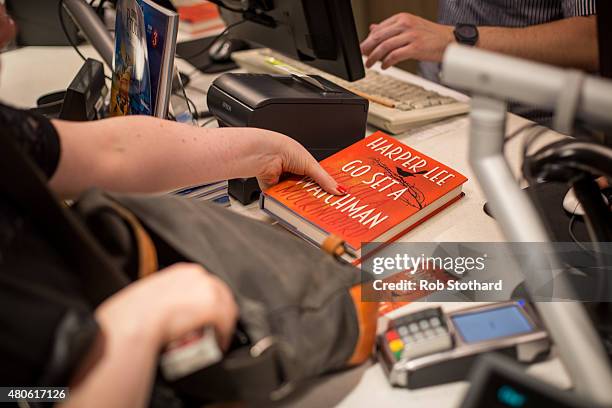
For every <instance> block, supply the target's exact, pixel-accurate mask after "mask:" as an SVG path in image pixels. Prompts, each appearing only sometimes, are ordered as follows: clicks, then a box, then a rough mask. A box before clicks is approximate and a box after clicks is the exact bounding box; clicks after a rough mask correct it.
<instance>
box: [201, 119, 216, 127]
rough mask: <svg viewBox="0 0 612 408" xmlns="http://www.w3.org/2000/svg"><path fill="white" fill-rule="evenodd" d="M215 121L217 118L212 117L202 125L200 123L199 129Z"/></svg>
mask: <svg viewBox="0 0 612 408" xmlns="http://www.w3.org/2000/svg"><path fill="white" fill-rule="evenodd" d="M215 120H217V118H215V117H212V118H210V119H208V120H207V121H205V122H204V123H202V124H201V125H200V127H206V125H208V124H209V123H211V122H213V121H215Z"/></svg>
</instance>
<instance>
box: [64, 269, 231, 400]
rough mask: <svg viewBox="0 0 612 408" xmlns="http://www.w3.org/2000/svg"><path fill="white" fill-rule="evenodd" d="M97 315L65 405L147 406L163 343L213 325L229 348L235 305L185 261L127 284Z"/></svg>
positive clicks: (223, 287)
mask: <svg viewBox="0 0 612 408" xmlns="http://www.w3.org/2000/svg"><path fill="white" fill-rule="evenodd" d="M95 314H96V320H97V321H98V324H99V325H100V327H101V333H100V336H99V337H98V339H97V341H96V342H95V344H94V346H93V347H92V349H91V350H90V351H89V354H88V355H87V357H86V358H85V359H84V360H83V361H82V362H81V365H80V367H79V369H78V370H77V372H76V374H75V375H74V376H73V378H72V382H71V390H70V399H69V400H68V402H67V403H66V404H64V405H62V407H64V408H72V407H85V406H86V407H92V408H98V407H100V408H102V407H114V408H132V407H145V406H147V401H148V400H149V397H150V393H151V391H150V390H151V384H152V383H153V378H154V376H155V372H156V366H157V361H158V356H159V352H160V350H161V349H162V347H163V346H164V345H166V344H168V343H169V342H171V341H173V340H178V339H180V338H182V337H184V336H185V335H187V334H188V333H190V332H192V331H193V330H196V329H198V328H201V327H204V326H213V327H214V328H215V332H216V334H217V338H218V342H219V344H220V345H221V346H222V347H223V348H227V346H228V345H229V343H230V339H231V336H232V332H233V330H234V324H235V322H236V318H237V315H238V308H237V306H236V303H235V302H234V299H233V297H232V293H231V291H230V290H229V288H228V287H227V285H225V284H224V283H223V282H222V281H221V280H220V279H218V278H216V277H215V276H213V275H210V274H209V273H207V272H206V271H205V270H204V268H202V267H201V266H198V265H194V264H186V263H184V264H176V265H173V266H171V267H169V268H166V269H164V270H162V271H160V272H158V273H156V274H154V275H152V276H149V277H147V278H145V279H142V280H140V281H138V282H135V283H133V284H131V285H129V286H128V287H126V288H125V289H123V290H121V291H119V292H118V293H116V294H115V295H113V296H111V297H110V298H109V299H108V300H106V301H105V302H104V303H102V304H101V305H100V306H98V308H97V309H96V312H95Z"/></svg>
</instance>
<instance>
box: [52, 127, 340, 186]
mask: <svg viewBox="0 0 612 408" xmlns="http://www.w3.org/2000/svg"><path fill="white" fill-rule="evenodd" d="M53 124H54V126H55V128H56V129H57V131H58V133H59V136H60V144H61V157H60V162H59V166H58V169H57V171H56V172H55V175H54V176H53V178H52V179H51V181H50V186H51V188H52V189H53V190H54V191H56V192H57V193H58V194H59V195H60V196H62V197H66V198H69V197H74V196H76V195H78V194H79V193H81V192H82V191H84V190H85V189H87V188H90V187H99V188H103V189H105V190H109V191H115V192H143V193H148V192H161V191H168V190H172V189H175V188H179V187H184V186H188V185H195V184H200V183H206V182H212V181H218V180H224V179H231V178H238V177H254V176H255V177H257V178H258V180H259V182H260V184H261V185H262V186H263V187H266V186H268V185H271V184H275V183H277V182H278V179H279V177H280V175H281V174H282V173H284V172H287V173H295V174H300V175H309V176H311V177H312V178H313V179H315V180H316V181H317V182H318V183H319V184H320V185H321V186H322V187H323V188H324V189H325V190H326V191H328V192H331V193H332V194H338V193H339V191H338V190H337V183H336V182H335V181H334V180H333V178H332V177H331V176H330V175H329V174H327V172H325V170H323V168H322V167H321V166H320V165H319V164H318V163H317V162H316V160H315V159H314V158H313V157H312V156H311V155H310V154H309V153H308V152H307V151H306V149H304V148H303V147H302V146H301V145H300V144H299V143H298V142H296V141H294V140H293V139H291V138H289V137H287V136H284V135H281V134H279V133H276V132H271V131H268V130H263V129H254V128H221V129H201V128H196V127H193V126H188V125H183V124H180V123H176V122H171V121H164V120H160V119H155V118H151V117H146V116H127V117H122V118H112V119H106V120H101V121H96V122H87V123H83V122H64V121H54V122H53Z"/></svg>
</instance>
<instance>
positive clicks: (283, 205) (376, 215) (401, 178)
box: [260, 132, 467, 261]
mask: <svg viewBox="0 0 612 408" xmlns="http://www.w3.org/2000/svg"><path fill="white" fill-rule="evenodd" d="M321 165H322V166H323V168H325V170H327V171H328V172H329V173H330V174H331V176H332V177H334V179H336V181H337V182H338V183H339V184H340V185H343V186H345V187H347V189H348V193H347V194H346V195H343V196H335V195H332V194H329V193H326V192H325V191H324V190H323V189H322V188H321V187H319V186H318V185H317V184H316V183H315V182H314V181H313V180H312V179H311V178H309V177H297V176H294V177H291V178H290V179H288V180H285V181H283V182H281V183H279V184H277V185H276V186H274V187H272V188H270V189H268V190H266V191H265V192H263V193H262V195H261V198H260V207H261V208H262V209H263V210H264V211H265V212H267V213H268V214H269V215H271V216H272V217H273V218H275V219H276V220H278V221H279V222H280V223H281V224H282V225H284V226H285V227H287V228H288V229H289V230H291V231H292V232H294V233H296V234H297V235H299V236H301V237H303V238H305V239H306V240H308V241H310V242H312V243H313V244H315V245H318V246H321V245H322V244H323V242H324V241H325V239H326V238H327V237H328V236H329V235H330V234H333V235H337V236H339V237H341V238H342V239H343V240H344V241H345V243H346V246H347V252H348V254H347V255H346V256H345V258H346V259H347V260H349V261H358V260H359V258H361V255H362V254H361V245H362V243H365V242H380V243H381V244H382V243H387V242H392V241H395V240H397V239H398V238H400V237H401V236H402V235H404V234H406V233H407V232H408V231H409V230H411V229H412V228H414V227H416V226H417V225H419V224H420V223H422V222H423V221H425V220H427V219H428V218H430V217H432V216H433V215H435V214H437V213H438V212H440V211H441V210H443V209H444V208H446V207H448V206H449V205H451V204H452V203H454V202H455V201H457V200H458V199H459V198H461V197H462V196H463V195H464V194H463V192H462V187H463V184H464V183H465V182H466V181H467V178H466V177H465V176H463V175H462V174H460V173H459V172H457V171H455V170H453V169H451V168H450V167H448V166H445V165H444V164H442V163H440V162H438V161H436V160H434V159H432V158H431V157H429V156H427V155H425V154H423V153H420V152H418V151H416V150H414V149H412V148H410V147H409V146H406V145H405V144H403V143H401V142H399V141H397V140H395V139H394V138H392V137H390V136H388V135H386V134H385V133H383V132H377V133H374V134H372V135H370V136H369V137H366V138H365V139H363V140H361V141H359V142H357V143H355V144H353V145H351V146H349V147H347V148H346V149H344V150H342V151H340V152H338V153H336V154H334V155H333V156H330V157H328V158H327V159H325V160H323V161H322V162H321Z"/></svg>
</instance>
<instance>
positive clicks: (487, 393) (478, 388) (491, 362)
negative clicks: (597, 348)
mask: <svg viewBox="0 0 612 408" xmlns="http://www.w3.org/2000/svg"><path fill="white" fill-rule="evenodd" d="M470 383H471V386H470V389H469V391H468V393H467V395H466V397H465V400H464V401H463V404H462V405H461V408H541V407H555V408H596V407H597V405H595V404H594V403H593V402H591V401H586V400H585V399H583V398H580V397H578V396H577V395H576V393H570V392H567V391H564V390H560V389H558V388H555V387H553V386H552V385H549V384H546V383H544V382H542V381H539V380H537V379H536V378H533V377H532V376H530V375H528V374H527V373H526V372H525V370H524V367H522V366H521V365H520V364H517V363H516V362H514V361H512V360H511V359H509V358H507V357H504V356H502V355H499V354H488V355H484V356H482V357H480V358H479V359H478V362H477V363H476V365H475V366H474V369H473V370H472V372H471V373H470Z"/></svg>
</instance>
